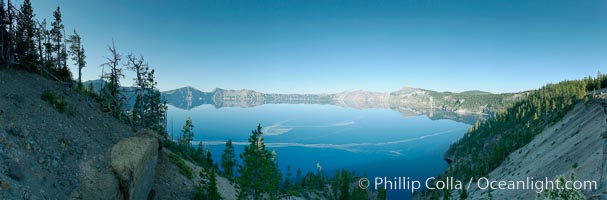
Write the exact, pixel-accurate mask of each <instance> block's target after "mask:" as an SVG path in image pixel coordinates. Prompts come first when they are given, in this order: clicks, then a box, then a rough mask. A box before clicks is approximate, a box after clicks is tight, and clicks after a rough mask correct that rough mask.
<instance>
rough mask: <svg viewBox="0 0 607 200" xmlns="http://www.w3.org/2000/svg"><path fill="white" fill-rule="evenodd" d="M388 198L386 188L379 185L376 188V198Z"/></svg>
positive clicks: (379, 199)
mask: <svg viewBox="0 0 607 200" xmlns="http://www.w3.org/2000/svg"><path fill="white" fill-rule="evenodd" d="M386 199H388V196H387V191H386V188H384V187H379V188H378V189H377V200H386Z"/></svg>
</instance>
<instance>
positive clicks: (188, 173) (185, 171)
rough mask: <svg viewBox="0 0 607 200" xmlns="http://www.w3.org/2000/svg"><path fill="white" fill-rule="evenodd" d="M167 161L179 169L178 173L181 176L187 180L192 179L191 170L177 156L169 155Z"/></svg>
mask: <svg viewBox="0 0 607 200" xmlns="http://www.w3.org/2000/svg"><path fill="white" fill-rule="evenodd" d="M169 160H170V161H171V162H172V163H173V164H175V165H177V167H179V173H181V174H182V175H183V176H185V177H187V178H188V179H192V178H194V175H193V174H192V168H190V167H189V166H188V165H187V164H185V161H183V159H181V158H180V157H179V156H178V155H175V154H173V153H170V154H169Z"/></svg>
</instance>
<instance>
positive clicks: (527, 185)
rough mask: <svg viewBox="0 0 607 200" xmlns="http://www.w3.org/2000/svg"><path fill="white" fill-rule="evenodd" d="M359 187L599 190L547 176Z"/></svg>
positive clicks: (362, 183) (590, 183)
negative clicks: (539, 177)
mask: <svg viewBox="0 0 607 200" xmlns="http://www.w3.org/2000/svg"><path fill="white" fill-rule="evenodd" d="M358 186H359V187H361V188H363V189H366V188H368V187H369V186H373V188H374V189H375V190H377V189H380V188H384V189H386V190H408V191H410V192H412V193H415V192H416V191H419V190H421V189H423V188H426V189H428V190H462V189H466V190H470V189H471V188H472V187H475V188H478V189H480V190H489V189H490V190H533V191H535V192H537V193H542V192H544V191H546V190H563V189H566V190H573V189H575V190H596V189H597V188H598V183H597V181H594V180H585V181H581V180H575V181H570V180H565V181H562V180H559V179H549V178H548V177H544V178H541V179H535V178H534V177H526V178H524V179H522V180H492V179H489V178H486V177H480V178H478V179H475V178H470V180H466V181H461V180H456V179H454V178H453V177H447V178H445V179H441V180H439V179H436V178H435V177H429V178H427V179H425V180H417V179H412V178H410V177H404V176H403V177H391V178H388V177H374V178H373V179H372V180H369V179H367V178H361V179H359V182H358Z"/></svg>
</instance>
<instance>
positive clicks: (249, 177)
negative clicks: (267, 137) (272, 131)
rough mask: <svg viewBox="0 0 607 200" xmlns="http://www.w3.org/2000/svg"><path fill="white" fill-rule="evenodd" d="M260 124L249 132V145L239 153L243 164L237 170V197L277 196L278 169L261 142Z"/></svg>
mask: <svg viewBox="0 0 607 200" xmlns="http://www.w3.org/2000/svg"><path fill="white" fill-rule="evenodd" d="M262 135H263V133H262V131H261V124H260V125H258V126H257V129H256V130H253V131H252V132H251V135H250V137H249V143H250V144H249V145H247V146H245V147H244V151H243V153H242V154H240V158H241V159H242V161H243V165H242V166H240V168H239V169H238V172H239V174H240V177H239V178H238V183H239V186H240V190H239V193H238V198H239V199H262V198H264V199H265V198H268V197H269V198H270V199H274V198H277V194H278V189H279V185H280V180H281V178H280V171H279V170H278V167H277V165H276V160H275V159H274V158H273V156H272V153H271V152H270V151H268V150H267V149H266V147H265V144H264V142H263V137H262Z"/></svg>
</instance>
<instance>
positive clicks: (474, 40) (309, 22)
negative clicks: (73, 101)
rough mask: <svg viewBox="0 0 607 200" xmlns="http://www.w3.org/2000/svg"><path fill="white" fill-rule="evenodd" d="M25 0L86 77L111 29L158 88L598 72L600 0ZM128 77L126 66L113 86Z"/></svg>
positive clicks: (389, 87)
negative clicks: (52, 24) (70, 43)
mask: <svg viewBox="0 0 607 200" xmlns="http://www.w3.org/2000/svg"><path fill="white" fill-rule="evenodd" d="M21 2H22V1H13V3H14V4H20V3H21ZM32 4H33V6H34V12H35V13H36V18H38V19H42V18H47V21H52V20H51V18H52V12H53V11H54V10H55V7H56V6H60V7H61V10H62V14H63V22H64V24H65V26H66V32H67V33H68V34H71V33H72V31H73V29H74V28H76V29H77V30H78V32H79V33H80V35H81V36H82V38H83V39H82V40H83V45H84V48H85V49H86V55H87V62H88V65H87V67H86V68H85V69H84V70H83V79H84V80H92V79H97V78H98V77H99V75H100V73H101V70H102V69H101V68H100V67H98V66H99V65H101V64H102V63H103V62H105V61H104V56H106V55H107V54H108V53H107V50H106V49H107V45H108V44H111V42H112V38H113V39H114V40H115V42H116V46H117V48H118V50H119V51H120V52H121V53H122V54H123V55H126V54H128V53H129V52H131V51H133V52H134V53H135V54H136V55H140V54H141V55H143V56H144V57H145V58H146V60H147V61H148V62H149V64H150V66H151V67H153V68H154V69H156V77H157V81H158V83H159V88H160V89H161V90H163V91H166V90H171V89H174V88H180V87H183V86H186V85H191V86H193V87H195V88H198V89H200V90H202V91H210V90H212V89H214V88H226V89H241V88H246V89H254V90H256V91H260V92H266V93H314V94H317V93H336V92H342V91H354V90H359V89H362V90H367V91H375V92H391V91H396V90H398V89H400V88H402V87H403V86H405V85H406V86H411V87H417V88H423V89H429V90H435V91H451V92H462V91H468V90H482V91H487V92H492V93H504V92H519V91H525V90H530V89H536V88H539V87H541V86H542V85H545V84H547V83H556V82H559V81H562V80H567V79H579V78H583V77H586V76H588V75H592V76H595V75H596V73H597V71H603V72H606V71H607V70H601V69H607V56H605V55H607V45H604V44H607V26H601V25H602V24H607V23H606V22H607V2H606V1H600V0H591V1H583V2H577V1H576V2H571V1H560V0H558V1H548V0H541V1H533V2H531V1H505V0H498V1H480V0H470V1H466V2H465V3H457V2H448V1H439V0H428V1H417V0H407V1H381V2H367V1H330V2H325V1H305V2H299V1H201V2H198V1H197V2H170V3H148V2H145V1H128V2H124V1H118V0H108V1H95V2H91V1H77V0H61V1H59V0H45V1H40V0H33V1H32ZM108 10H112V12H107V11H108ZM69 64H70V65H73V63H72V62H71V61H70V62H69ZM72 69H75V67H73V66H72ZM72 71H74V70H72ZM131 79H132V74H129V73H127V78H126V79H123V80H122V83H123V85H125V86H130V85H131V83H132V81H131Z"/></svg>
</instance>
